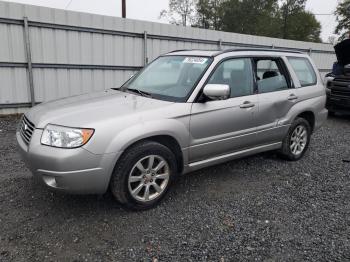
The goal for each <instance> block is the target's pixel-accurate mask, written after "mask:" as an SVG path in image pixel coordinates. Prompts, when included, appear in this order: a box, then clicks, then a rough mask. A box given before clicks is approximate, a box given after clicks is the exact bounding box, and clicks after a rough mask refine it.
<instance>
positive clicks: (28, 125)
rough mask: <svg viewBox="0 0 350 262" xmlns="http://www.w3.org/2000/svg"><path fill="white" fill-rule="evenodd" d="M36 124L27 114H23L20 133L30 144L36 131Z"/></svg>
mask: <svg viewBox="0 0 350 262" xmlns="http://www.w3.org/2000/svg"><path fill="white" fill-rule="evenodd" d="M34 129H35V126H34V124H33V123H32V122H30V121H29V119H28V118H27V117H26V116H23V118H22V121H21V123H20V128H19V133H20V134H21V137H22V139H23V141H24V142H25V143H26V144H27V145H28V144H29V142H30V139H31V138H32V135H33V133H34Z"/></svg>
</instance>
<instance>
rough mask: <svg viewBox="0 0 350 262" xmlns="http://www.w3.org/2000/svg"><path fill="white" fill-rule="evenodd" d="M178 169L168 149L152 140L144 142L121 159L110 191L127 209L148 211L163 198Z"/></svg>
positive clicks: (114, 173)
mask: <svg viewBox="0 0 350 262" xmlns="http://www.w3.org/2000/svg"><path fill="white" fill-rule="evenodd" d="M176 170H177V168H176V158H175V156H174V154H173V153H172V151H171V150H170V149H169V148H167V147H166V146H164V145H162V144H159V143H157V142H153V141H145V142H141V143H139V144H136V145H134V146H132V147H131V148H129V149H128V150H127V151H126V152H125V153H124V154H123V155H122V157H121V158H120V159H119V160H118V163H117V165H116V167H115V169H114V172H113V175H112V179H111V183H110V188H111V191H112V193H113V195H114V197H115V198H116V200H117V201H118V202H119V203H121V204H122V205H123V206H124V207H126V208H129V209H133V210H145V209H148V208H152V207H154V206H155V205H157V204H158V203H159V201H160V200H161V199H163V197H164V196H165V195H166V193H167V191H168V189H169V187H170V185H171V183H172V182H173V180H174V178H175V176H176Z"/></svg>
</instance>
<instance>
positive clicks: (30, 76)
mask: <svg viewBox="0 0 350 262" xmlns="http://www.w3.org/2000/svg"><path fill="white" fill-rule="evenodd" d="M23 22H24V43H25V49H26V57H27V70H28V81H29V90H30V102H31V105H32V106H35V93H34V81H33V67H32V54H31V48H30V37H29V26H28V17H23Z"/></svg>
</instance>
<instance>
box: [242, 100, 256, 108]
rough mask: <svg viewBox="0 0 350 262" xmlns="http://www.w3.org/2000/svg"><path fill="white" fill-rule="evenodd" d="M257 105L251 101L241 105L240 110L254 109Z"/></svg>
mask: <svg viewBox="0 0 350 262" xmlns="http://www.w3.org/2000/svg"><path fill="white" fill-rule="evenodd" d="M254 106H255V104H253V103H252V102H250V101H245V102H244V103H243V104H241V105H240V106H239V107H240V108H251V107H254Z"/></svg>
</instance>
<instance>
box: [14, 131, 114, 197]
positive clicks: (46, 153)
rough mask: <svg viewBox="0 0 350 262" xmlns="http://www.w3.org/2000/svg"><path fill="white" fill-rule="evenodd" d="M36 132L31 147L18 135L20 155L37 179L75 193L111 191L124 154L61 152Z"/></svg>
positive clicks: (79, 151) (54, 188) (72, 150)
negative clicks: (49, 145) (113, 178)
mask: <svg viewBox="0 0 350 262" xmlns="http://www.w3.org/2000/svg"><path fill="white" fill-rule="evenodd" d="M41 133H42V130H39V129H35V131H34V134H33V136H32V139H31V141H30V144H29V145H27V144H26V143H25V142H24V141H23V139H22V138H21V136H20V134H19V133H18V132H17V133H16V137H17V142H18V147H19V153H20V154H21V156H22V158H23V160H24V161H25V163H26V165H27V166H28V168H29V169H30V170H31V172H32V173H33V176H34V178H35V179H37V180H39V181H40V182H41V183H43V184H44V185H46V186H47V187H49V188H51V189H53V190H57V191H62V192H67V193H73V194H103V193H105V192H106V190H107V189H108V185H109V181H110V177H111V174H112V172H113V168H114V165H115V163H116V160H117V159H118V157H119V155H120V154H117V153H113V154H101V155H96V154H93V153H91V152H89V151H87V150H86V149H84V148H76V149H61V148H53V147H48V146H44V145H41V143H40V137H41Z"/></svg>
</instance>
